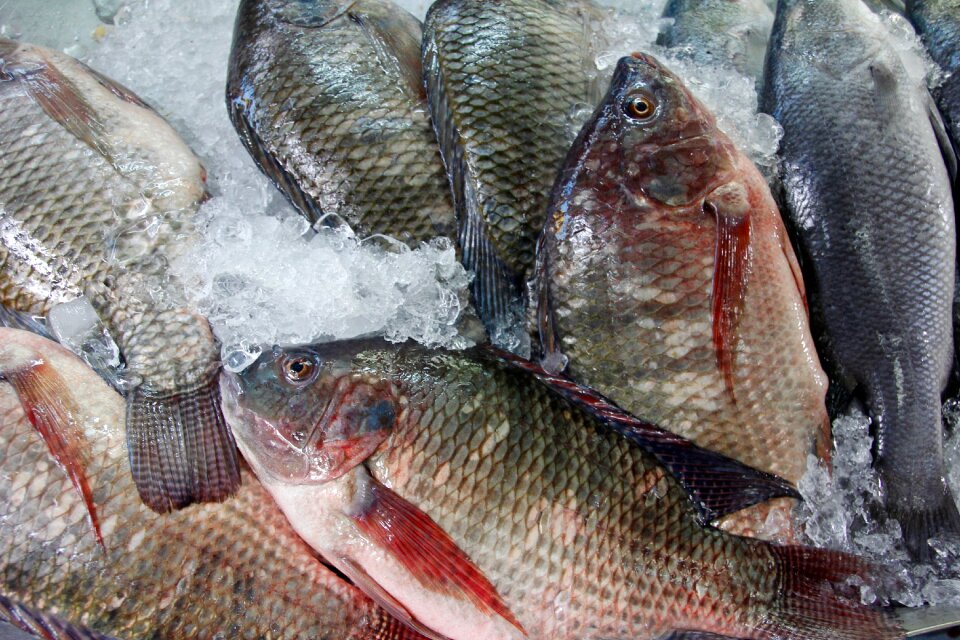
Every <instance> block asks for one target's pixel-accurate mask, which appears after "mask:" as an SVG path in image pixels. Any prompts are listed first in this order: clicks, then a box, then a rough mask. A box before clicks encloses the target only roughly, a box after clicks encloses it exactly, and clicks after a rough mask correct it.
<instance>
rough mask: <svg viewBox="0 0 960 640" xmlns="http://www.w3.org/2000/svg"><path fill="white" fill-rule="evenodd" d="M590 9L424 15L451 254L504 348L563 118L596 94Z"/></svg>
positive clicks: (449, 2) (483, 5) (585, 2)
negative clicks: (453, 234)
mask: <svg viewBox="0 0 960 640" xmlns="http://www.w3.org/2000/svg"><path fill="white" fill-rule="evenodd" d="M600 15H601V14H600V13H599V10H598V9H597V8H596V7H595V6H594V5H592V4H591V3H590V2H589V0H582V1H581V0H498V1H496V2H489V1H488V0H440V1H439V2H436V3H434V4H433V6H431V7H430V10H429V12H428V13H427V19H426V23H425V26H424V36H423V60H424V62H423V68H424V73H425V79H426V85H427V94H428V96H429V101H430V112H431V114H432V117H433V126H434V127H435V129H436V131H437V138H438V139H439V141H440V148H441V151H442V153H443V159H444V162H445V163H446V167H447V171H448V172H449V175H450V180H451V184H452V187H453V194H454V200H455V203H456V209H457V217H458V221H459V236H458V237H459V243H460V248H461V251H462V258H461V260H462V262H463V264H464V266H465V267H466V268H467V269H469V270H471V271H473V273H474V274H475V275H476V277H475V279H474V281H473V283H472V284H471V292H472V293H473V296H474V301H475V303H476V306H477V311H478V313H479V315H480V318H481V320H483V322H484V324H485V325H486V327H487V329H488V331H489V332H490V334H491V337H492V339H493V342H494V343H495V344H498V345H500V346H504V347H505V348H509V349H511V350H522V349H524V344H525V342H526V337H525V336H526V334H525V332H524V330H523V328H522V324H523V322H522V321H523V319H524V316H525V304H526V302H525V301H526V280H527V278H528V277H529V276H530V275H531V271H532V268H533V263H534V254H535V243H536V239H537V236H538V235H539V234H540V230H541V229H542V228H543V220H544V216H545V214H546V209H547V195H548V193H549V191H550V186H551V185H552V184H553V181H554V179H555V177H556V173H557V170H558V169H559V167H560V163H561V162H562V160H563V157H564V154H565V153H566V152H567V148H568V147H569V146H570V143H571V142H572V140H573V135H574V134H571V133H569V130H570V126H569V124H570V118H571V116H572V114H573V113H574V112H575V111H576V110H577V109H582V108H583V107H584V106H586V107H587V108H592V107H593V106H594V104H595V103H596V101H597V100H598V99H599V97H600V95H599V93H598V92H597V90H596V89H595V87H597V86H598V85H597V82H596V78H595V75H596V67H595V64H594V55H593V53H592V51H593V47H592V41H593V38H592V37H591V28H592V25H593V24H594V22H593V21H594V20H598V19H599V17H600ZM575 130H576V129H573V131H575Z"/></svg>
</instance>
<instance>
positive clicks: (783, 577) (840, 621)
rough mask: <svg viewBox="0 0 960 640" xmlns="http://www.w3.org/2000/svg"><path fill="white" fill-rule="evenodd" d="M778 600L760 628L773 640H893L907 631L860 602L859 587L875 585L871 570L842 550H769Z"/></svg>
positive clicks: (876, 608)
mask: <svg viewBox="0 0 960 640" xmlns="http://www.w3.org/2000/svg"><path fill="white" fill-rule="evenodd" d="M767 548H768V549H769V551H770V553H771V554H772V563H771V566H770V567H769V573H770V575H775V576H777V579H778V580H777V581H778V584H777V586H776V589H777V591H776V594H777V595H776V600H775V601H774V603H772V605H771V608H770V611H769V612H768V613H767V615H766V620H765V622H764V624H763V626H762V627H761V629H759V631H761V633H765V634H766V635H762V636H759V637H761V638H769V639H770V640H773V639H774V638H776V639H777V640H802V639H804V638H832V639H834V640H893V639H895V638H903V635H904V633H903V630H902V629H901V628H900V625H899V623H898V622H897V621H896V620H895V619H894V617H893V616H892V615H889V614H888V613H887V612H886V611H884V610H883V609H881V608H879V607H873V606H869V605H865V604H863V603H861V601H860V590H859V587H858V586H857V584H858V583H859V584H862V583H863V582H864V581H866V582H868V583H869V582H872V581H873V579H874V578H873V576H872V573H873V570H872V567H871V566H870V565H869V564H867V563H866V562H864V561H863V560H861V559H860V558H857V557H856V556H852V555H849V554H846V553H842V552H839V551H826V550H823V549H812V548H809V547H800V546H776V545H767Z"/></svg>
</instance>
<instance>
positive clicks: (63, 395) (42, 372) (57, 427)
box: [3, 361, 106, 549]
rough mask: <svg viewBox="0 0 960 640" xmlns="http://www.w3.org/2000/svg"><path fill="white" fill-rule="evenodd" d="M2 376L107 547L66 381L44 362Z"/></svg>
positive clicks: (7, 372)
mask: <svg viewBox="0 0 960 640" xmlns="http://www.w3.org/2000/svg"><path fill="white" fill-rule="evenodd" d="M3 377H4V378H6V379H7V380H8V381H9V382H10V384H11V385H13V388H14V390H15V391H16V392H17V396H18V397H19V398H20V404H21V405H22V406H23V410H24V413H26V414H27V417H28V418H29V419H30V423H31V424H32V425H33V426H34V428H35V429H36V430H37V432H38V433H39V434H40V437H42V438H43V441H44V442H46V443H47V447H48V448H49V449H50V454H51V455H53V457H54V459H55V460H56V461H57V464H59V465H60V467H61V468H62V469H63V470H64V471H65V472H66V474H67V476H68V477H69V478H70V481H71V482H72V483H73V486H74V487H76V489H77V491H78V492H79V493H80V496H81V497H82V498H83V503H84V504H85V505H86V507H87V513H88V514H89V515H90V524H91V525H92V526H93V532H94V535H95V536H96V538H97V542H98V543H99V544H100V546H101V547H102V548H104V549H106V547H105V545H104V543H103V534H102V533H101V532H100V522H99V520H98V518H97V509H96V506H95V505H94V504H93V493H92V492H91V490H90V484H89V483H88V482H87V476H86V474H85V473H84V470H83V469H84V465H83V463H84V455H83V451H82V450H81V448H80V446H81V437H82V436H80V434H79V427H78V426H77V424H76V422H75V420H74V416H76V415H77V413H78V411H77V408H76V406H75V405H74V404H73V402H72V401H71V397H70V392H69V391H68V390H67V388H66V384H65V383H64V381H63V379H62V378H61V377H60V376H59V375H58V374H57V372H56V371H55V370H54V369H53V367H51V366H50V365H49V364H47V363H46V362H43V361H40V362H36V363H34V364H32V365H30V366H27V367H21V368H18V369H12V370H9V371H4V372H3Z"/></svg>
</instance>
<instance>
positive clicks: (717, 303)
mask: <svg viewBox="0 0 960 640" xmlns="http://www.w3.org/2000/svg"><path fill="white" fill-rule="evenodd" d="M705 208H706V209H707V210H708V211H709V212H710V213H712V214H713V215H714V217H715V218H716V222H717V238H716V248H715V251H714V268H713V293H712V305H713V347H714V349H715V350H716V352H717V367H718V368H719V369H720V373H721V374H722V375H723V380H724V383H725V384H726V387H727V391H728V392H729V393H730V395H731V397H732V398H733V400H734V402H736V394H735V393H734V389H733V359H734V349H735V348H736V342H737V327H738V325H739V324H740V317H741V316H742V315H743V304H744V297H745V294H746V291H747V280H748V278H749V274H750V253H751V252H750V216H749V215H735V214H734V215H731V214H729V213H727V212H725V211H724V209H723V204H722V201H718V202H712V201H708V202H707V203H706V204H705Z"/></svg>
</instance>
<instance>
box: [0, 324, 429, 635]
mask: <svg viewBox="0 0 960 640" xmlns="http://www.w3.org/2000/svg"><path fill="white" fill-rule="evenodd" d="M0 378H2V380H3V381H2V382H0V617H3V616H4V615H9V616H12V617H13V618H14V619H17V618H19V619H21V620H23V621H26V622H28V623H29V622H30V621H31V620H33V621H34V622H35V621H36V620H37V619H41V620H42V619H43V618H45V616H44V615H41V614H38V613H37V611H39V610H42V611H44V612H52V613H56V616H57V617H58V618H60V619H61V620H64V621H67V622H70V623H74V624H82V625H83V626H84V627H86V628H88V629H91V630H93V631H97V632H100V633H105V634H109V635H111V636H117V637H120V638H129V639H133V638H214V637H229V638H235V637H244V638H247V637H252V638H267V637H270V638H291V639H293V638H297V639H300V638H318V639H319V638H352V639H356V640H359V639H361V638H362V639H367V640H392V639H396V640H401V639H408V640H415V639H416V638H419V637H420V636H419V635H417V634H415V633H412V632H410V631H409V630H408V629H407V628H406V627H405V626H403V625H401V624H400V623H399V622H397V621H395V620H394V619H392V618H390V617H389V616H388V615H386V614H385V613H384V612H383V611H382V610H381V609H379V608H377V607H376V606H375V605H374V604H373V603H372V602H371V601H370V600H369V599H368V598H366V597H365V596H363V594H362V593H360V591H358V590H357V589H356V588H354V587H352V586H350V585H349V584H347V583H345V582H343V581H342V580H341V579H340V578H339V577H338V576H336V575H335V574H334V573H333V572H332V571H330V570H329V569H328V568H327V567H325V566H324V565H323V564H321V563H320V562H319V560H318V559H317V558H316V556H315V554H314V553H313V552H312V550H311V549H310V548H309V547H307V546H306V545H305V544H304V543H303V542H302V541H301V540H300V539H299V538H298V537H297V535H296V534H295V533H294V532H293V531H292V530H291V528H290V526H289V525H288V524H287V522H286V520H285V519H284V517H283V514H282V513H280V511H279V510H278V509H277V507H276V506H275V505H274V503H273V501H272V499H271V498H270V495H269V494H268V493H267V492H266V491H265V490H264V489H263V487H262V486H261V485H260V484H259V483H258V482H257V481H256V479H255V478H254V477H252V476H251V475H250V474H249V472H247V471H244V474H243V475H244V484H243V486H242V487H240V489H239V490H238V492H237V493H236V495H234V496H233V497H231V498H229V499H228V500H226V501H225V502H223V503H221V504H207V505H202V506H197V507H194V508H192V509H188V510H185V511H179V512H176V513H173V514H169V515H165V516H160V515H157V514H156V513H153V512H152V511H150V510H148V509H147V508H146V507H144V506H143V505H142V504H141V503H140V500H139V498H138V497H137V491H136V488H135V487H134V485H133V483H132V482H131V480H130V472H129V467H128V464H127V456H126V453H125V445H124V435H123V422H124V403H123V400H122V398H121V397H120V396H118V395H117V393H116V392H115V391H113V390H112V389H110V388H109V387H107V386H106V385H105V384H104V383H103V382H102V381H101V380H100V379H99V378H98V377H97V376H96V375H95V374H94V373H93V372H92V371H91V370H90V369H89V368H87V367H86V366H85V365H84V364H83V363H82V362H80V361H79V360H77V359H76V358H75V357H74V356H73V355H72V354H70V353H68V352H66V351H65V350H64V349H63V348H61V347H59V346H58V345H56V344H54V343H52V342H50V341H48V340H45V339H43V338H40V337H39V336H36V335H33V334H29V333H26V332H23V331H16V330H12V329H0ZM32 382H39V383H40V384H32ZM33 390H39V391H36V392H34V391H33ZM37 394H40V395H45V396H48V397H49V398H50V406H53V407H55V408H56V409H57V410H58V411H59V412H60V413H61V414H63V415H64V416H65V418H66V419H65V420H64V421H62V422H60V423H58V424H57V426H56V432H57V436H58V441H59V442H60V443H61V446H60V447H59V448H55V447H52V446H50V444H49V443H50V440H49V439H48V440H47V444H45V443H44V440H43V439H41V438H40V437H39V436H38V435H37V433H36V428H39V427H40V425H38V424H37V423H38V422H40V423H42V422H43V421H44V420H46V419H48V418H47V416H45V414H43V413H40V412H37V411H36V406H37V404H36V403H37V399H38V395H37ZM31 421H33V422H34V423H35V424H33V425H32V424H31ZM64 450H70V451H71V452H72V453H73V454H74V455H75V456H76V457H78V458H79V459H82V461H83V463H82V471H83V472H84V474H85V477H86V482H87V485H88V488H89V492H90V494H91V495H92V496H93V499H94V502H95V503H96V510H97V513H98V514H99V517H100V523H101V529H102V532H103V538H102V542H101V543H99V544H98V540H97V538H96V536H95V535H94V531H93V528H92V527H91V525H90V521H89V515H88V511H87V508H86V506H85V504H84V502H85V501H84V500H83V499H82V498H81V497H80V496H79V495H77V493H76V491H75V490H74V486H73V483H72V482H71V481H70V480H69V479H68V478H67V475H66V474H65V473H64V471H63V469H62V468H61V467H60V466H59V465H58V463H57V462H56V461H55V460H56V456H57V455H59V454H61V453H62V452H63V451H64ZM51 453H53V454H54V455H53V456H51ZM11 599H12V600H15V601H17V603H18V604H17V606H12V605H11V603H10V602H9V600H11ZM23 607H26V608H27V609H26V610H24V609H23ZM45 637H46V636H45ZM66 637H73V636H69V635H68V636H66Z"/></svg>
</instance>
